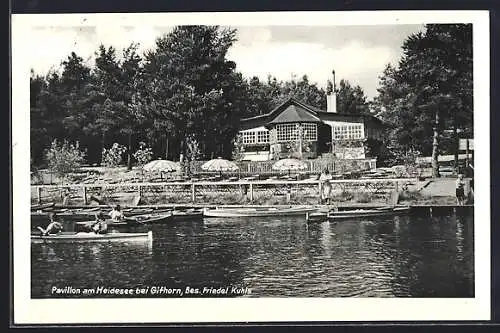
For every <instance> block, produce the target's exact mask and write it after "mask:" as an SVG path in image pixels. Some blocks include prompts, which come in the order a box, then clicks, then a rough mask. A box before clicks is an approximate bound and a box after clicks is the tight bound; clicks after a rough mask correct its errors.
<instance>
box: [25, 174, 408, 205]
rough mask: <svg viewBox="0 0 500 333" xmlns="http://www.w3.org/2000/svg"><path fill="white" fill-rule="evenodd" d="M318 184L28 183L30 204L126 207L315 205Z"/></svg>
mask: <svg viewBox="0 0 500 333" xmlns="http://www.w3.org/2000/svg"><path fill="white" fill-rule="evenodd" d="M415 183H416V179H414V178H398V179H371V180H367V179H350V180H333V181H331V184H332V199H333V200H335V201H336V202H347V201H351V202H358V203H364V202H372V201H377V202H379V203H389V202H390V201H391V195H392V194H393V193H394V192H395V191H396V192H397V191H399V190H401V189H404V188H405V187H406V186H408V185H410V184H415ZM320 186H321V185H320V182H319V181H316V180H304V181H279V180H278V181H275V180H272V181H234V182H228V181H224V182H164V183H127V184H124V183H121V184H74V185H33V186H31V202H32V204H43V203H47V202H54V203H56V204H65V205H87V204H90V203H91V202H92V200H91V199H92V196H94V197H97V198H100V199H102V200H104V201H105V202H108V203H109V204H115V203H121V204H122V205H127V206H130V205H137V203H138V200H137V199H138V198H140V200H141V201H140V202H141V204H169V203H172V204H189V203H193V204H194V203H207V204H247V203H249V204H250V203H251V204H288V203H290V204H316V203H318V202H319V193H320Z"/></svg>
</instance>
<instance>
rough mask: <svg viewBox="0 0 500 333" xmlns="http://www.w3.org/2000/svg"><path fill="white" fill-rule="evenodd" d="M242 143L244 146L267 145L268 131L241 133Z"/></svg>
mask: <svg viewBox="0 0 500 333" xmlns="http://www.w3.org/2000/svg"><path fill="white" fill-rule="evenodd" d="M241 137H242V142H243V144H246V145H252V144H258V143H269V132H268V131H248V132H241Z"/></svg>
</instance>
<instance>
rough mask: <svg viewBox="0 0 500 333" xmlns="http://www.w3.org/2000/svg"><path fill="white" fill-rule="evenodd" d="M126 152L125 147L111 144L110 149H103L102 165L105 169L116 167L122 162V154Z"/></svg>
mask: <svg viewBox="0 0 500 333" xmlns="http://www.w3.org/2000/svg"><path fill="white" fill-rule="evenodd" d="M126 151H127V148H125V146H123V145H121V144H119V143H116V142H115V143H113V146H111V148H110V149H106V148H104V149H103V152H102V165H104V166H106V167H116V166H118V165H120V164H121V163H122V161H123V154H124V153H125V152H126Z"/></svg>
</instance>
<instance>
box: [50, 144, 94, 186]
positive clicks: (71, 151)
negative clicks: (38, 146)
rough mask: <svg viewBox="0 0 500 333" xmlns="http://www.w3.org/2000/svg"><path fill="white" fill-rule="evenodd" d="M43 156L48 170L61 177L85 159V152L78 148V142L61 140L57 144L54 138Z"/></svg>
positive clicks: (77, 166)
mask: <svg viewBox="0 0 500 333" xmlns="http://www.w3.org/2000/svg"><path fill="white" fill-rule="evenodd" d="M45 158H46V160H47V165H48V168H49V170H50V171H51V172H53V173H55V174H57V175H58V176H59V177H60V178H62V179H63V178H65V177H66V176H67V174H68V173H70V172H72V171H74V170H76V169H77V168H79V167H80V165H81V164H82V163H83V162H84V161H85V152H84V151H82V150H81V149H80V144H79V143H78V142H76V143H75V144H72V143H69V142H68V141H63V142H62V143H61V144H59V142H58V141H57V140H54V141H52V143H51V145H50V148H49V149H48V150H47V151H46V153H45Z"/></svg>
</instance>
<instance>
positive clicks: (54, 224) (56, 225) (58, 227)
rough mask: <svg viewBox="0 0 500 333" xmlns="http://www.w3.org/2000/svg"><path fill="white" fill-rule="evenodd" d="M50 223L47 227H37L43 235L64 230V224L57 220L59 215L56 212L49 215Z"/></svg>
mask: <svg viewBox="0 0 500 333" xmlns="http://www.w3.org/2000/svg"><path fill="white" fill-rule="evenodd" d="M49 218H50V223H49V225H48V226H47V228H45V229H44V228H42V227H37V228H38V230H40V231H41V232H42V235H43V236H47V235H55V234H58V233H60V232H61V231H62V230H63V225H62V224H61V223H60V222H58V221H57V215H56V214H55V213H51V214H50V215H49Z"/></svg>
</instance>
